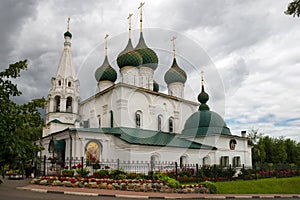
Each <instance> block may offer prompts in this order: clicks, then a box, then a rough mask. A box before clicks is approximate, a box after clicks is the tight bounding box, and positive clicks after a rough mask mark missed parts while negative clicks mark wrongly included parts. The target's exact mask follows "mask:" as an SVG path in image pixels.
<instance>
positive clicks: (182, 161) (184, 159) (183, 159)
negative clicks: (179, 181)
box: [179, 156, 187, 168]
mask: <svg viewBox="0 0 300 200" xmlns="http://www.w3.org/2000/svg"><path fill="white" fill-rule="evenodd" d="M186 165H187V157H186V156H180V165H179V166H180V168H183V167H184V166H186Z"/></svg>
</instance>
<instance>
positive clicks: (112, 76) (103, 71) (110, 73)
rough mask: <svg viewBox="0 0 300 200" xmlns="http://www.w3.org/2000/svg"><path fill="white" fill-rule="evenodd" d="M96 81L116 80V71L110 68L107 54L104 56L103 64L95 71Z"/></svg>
mask: <svg viewBox="0 0 300 200" xmlns="http://www.w3.org/2000/svg"><path fill="white" fill-rule="evenodd" d="M95 78H96V81H98V82H99V81H111V82H115V81H116V80H117V72H116V70H115V69H114V68H112V67H111V66H110V64H109V62H108V59H107V56H105V59H104V62H103V64H102V65H101V66H100V67H99V68H98V69H97V70H96V72H95Z"/></svg>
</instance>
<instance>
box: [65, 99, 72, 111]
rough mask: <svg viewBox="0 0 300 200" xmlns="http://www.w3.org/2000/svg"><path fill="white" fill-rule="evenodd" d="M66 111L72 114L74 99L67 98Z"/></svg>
mask: <svg viewBox="0 0 300 200" xmlns="http://www.w3.org/2000/svg"><path fill="white" fill-rule="evenodd" d="M66 110H67V112H69V113H71V112H72V97H68V98H67V103H66Z"/></svg>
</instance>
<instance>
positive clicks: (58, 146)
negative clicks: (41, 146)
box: [48, 140, 66, 152]
mask: <svg viewBox="0 0 300 200" xmlns="http://www.w3.org/2000/svg"><path fill="white" fill-rule="evenodd" d="M65 146H66V142H65V140H50V143H49V147H48V151H49V152H50V151H51V152H52V151H63V150H65Z"/></svg>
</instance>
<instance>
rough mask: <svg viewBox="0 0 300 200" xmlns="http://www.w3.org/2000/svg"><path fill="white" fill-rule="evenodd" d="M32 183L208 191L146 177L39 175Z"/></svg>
mask: <svg viewBox="0 0 300 200" xmlns="http://www.w3.org/2000/svg"><path fill="white" fill-rule="evenodd" d="M31 183H32V184H38V185H49V186H63V187H80V188H82V187H85V188H95V189H107V190H127V191H137V192H165V193H210V189H208V187H205V186H204V185H202V184H196V185H181V186H180V185H179V184H177V182H176V180H174V179H173V180H171V179H168V180H167V181H162V180H147V179H123V180H120V179H119V180H115V179H109V178H90V177H89V178H75V177H64V176H41V177H40V178H36V179H33V180H32V181H31Z"/></svg>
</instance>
